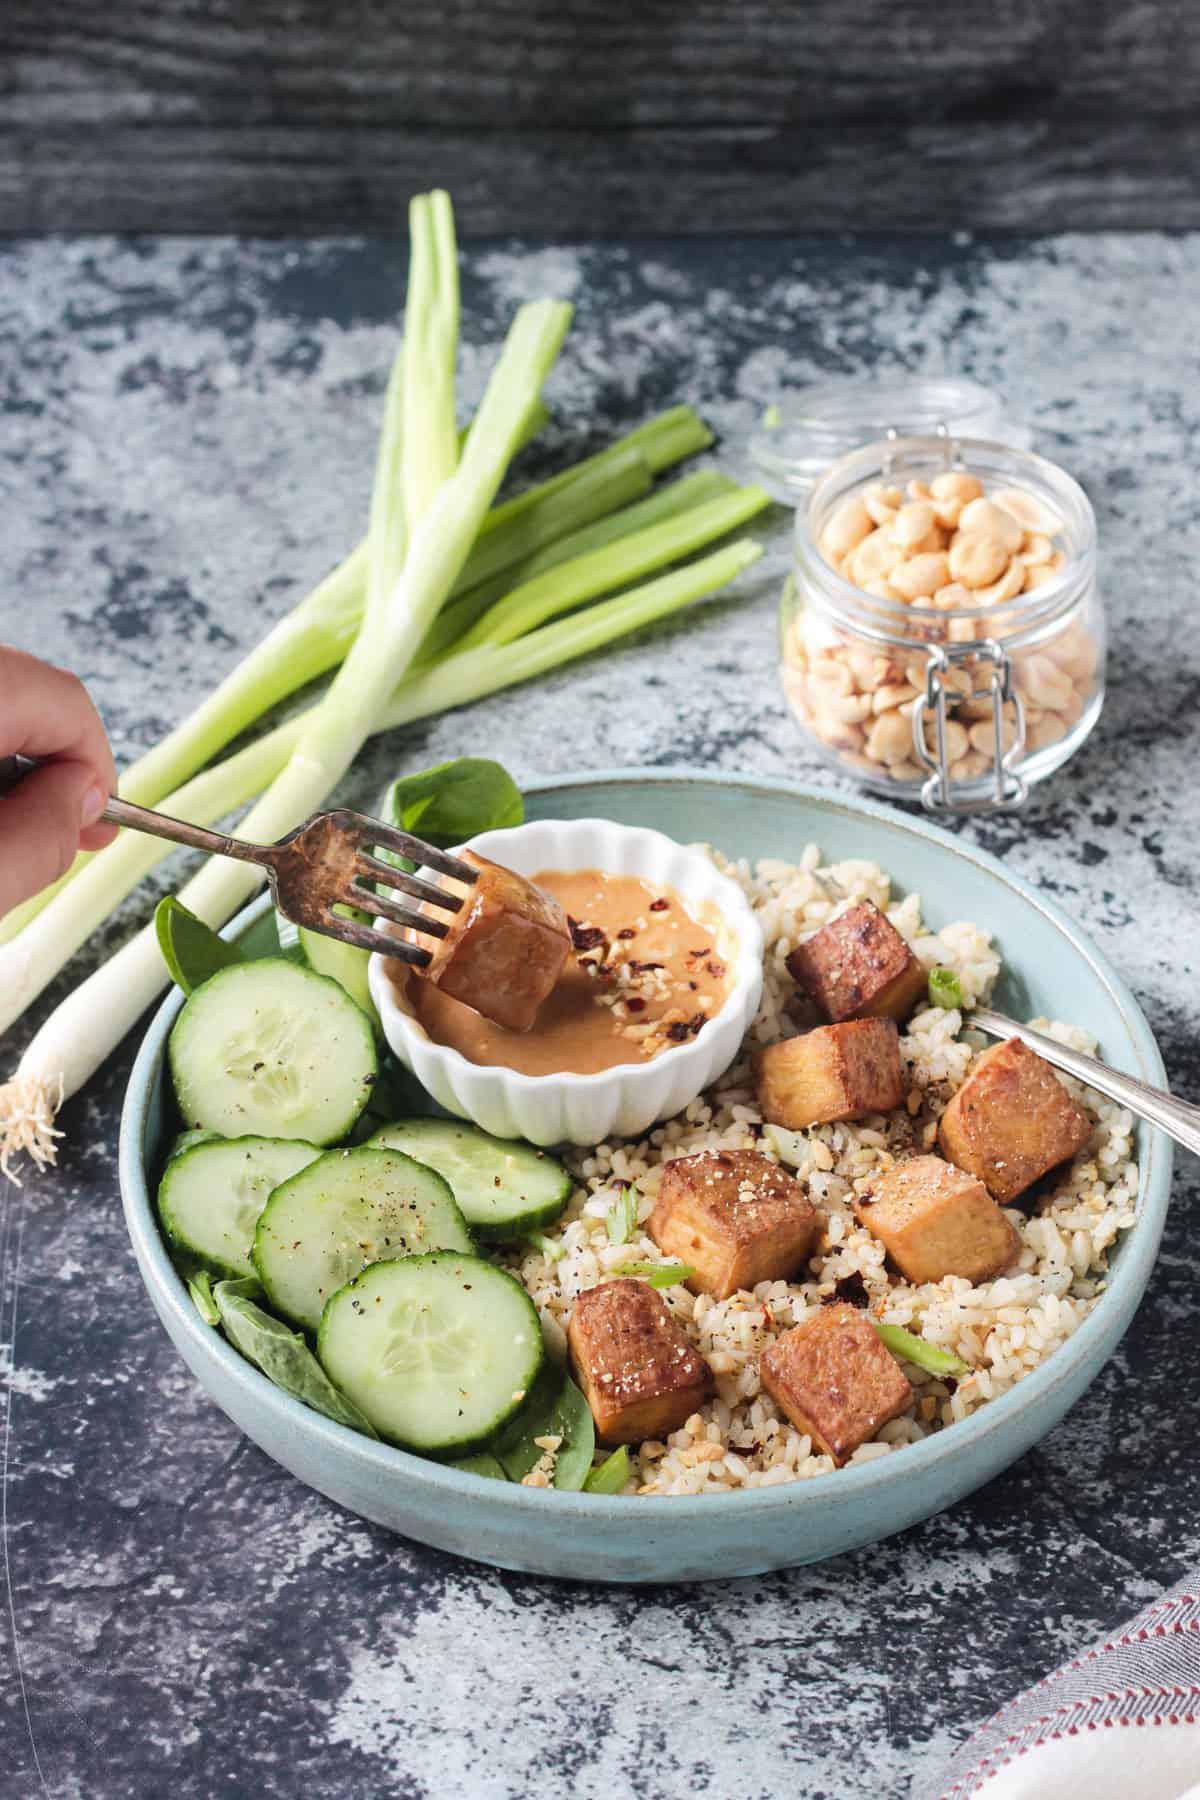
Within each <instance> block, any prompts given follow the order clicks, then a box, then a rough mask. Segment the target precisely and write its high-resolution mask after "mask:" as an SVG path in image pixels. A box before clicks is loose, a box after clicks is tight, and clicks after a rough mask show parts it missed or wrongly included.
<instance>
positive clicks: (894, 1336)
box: [871, 1319, 971, 1378]
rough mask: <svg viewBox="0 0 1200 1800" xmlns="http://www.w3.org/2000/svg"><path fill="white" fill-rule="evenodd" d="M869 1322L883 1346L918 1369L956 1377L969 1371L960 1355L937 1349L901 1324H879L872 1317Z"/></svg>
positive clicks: (932, 1373)
mask: <svg viewBox="0 0 1200 1800" xmlns="http://www.w3.org/2000/svg"><path fill="white" fill-rule="evenodd" d="M871 1322H872V1324H873V1325H874V1326H875V1329H876V1331H877V1332H878V1333H879V1336H880V1339H881V1341H882V1342H883V1344H884V1346H885V1348H887V1349H888V1350H890V1351H891V1353H892V1355H893V1356H898V1357H900V1358H901V1360H902V1361H904V1362H910V1363H915V1364H916V1366H917V1368H918V1369H928V1370H929V1373H930V1374H931V1375H953V1376H955V1378H957V1377H959V1376H962V1375H969V1374H970V1373H971V1365H970V1363H965V1362H964V1361H963V1359H962V1357H961V1356H955V1355H953V1354H952V1352H951V1351H949V1350H939V1349H938V1347H937V1345H936V1344H931V1343H930V1342H929V1341H928V1339H927V1338H923V1337H918V1336H917V1335H916V1333H915V1332H913V1331H905V1329H904V1327H903V1325H881V1324H879V1322H878V1320H874V1319H873V1320H872V1321H871Z"/></svg>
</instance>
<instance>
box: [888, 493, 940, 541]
mask: <svg viewBox="0 0 1200 1800" xmlns="http://www.w3.org/2000/svg"><path fill="white" fill-rule="evenodd" d="M933 528H934V518H933V508H932V506H930V504H929V502H928V501H927V500H910V501H909V502H908V504H907V505H906V506H902V507H901V508H900V511H899V512H898V513H897V514H896V517H895V518H894V519H893V520H892V525H891V531H892V536H893V537H894V538H895V540H896V542H897V543H898V544H900V545H902V547H903V548H904V549H905V550H915V549H916V547H917V545H918V544H920V543H923V542H924V540H925V539H926V538H927V537H928V536H929V534H930V532H931V531H932V530H933Z"/></svg>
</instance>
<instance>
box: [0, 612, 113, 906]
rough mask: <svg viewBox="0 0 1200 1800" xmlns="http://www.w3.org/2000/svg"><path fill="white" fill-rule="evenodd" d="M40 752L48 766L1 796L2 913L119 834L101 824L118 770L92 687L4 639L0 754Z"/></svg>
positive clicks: (0, 674)
mask: <svg viewBox="0 0 1200 1800" xmlns="http://www.w3.org/2000/svg"><path fill="white" fill-rule="evenodd" d="M14 754H20V755H23V756H35V757H37V758H38V759H39V761H44V762H45V763H46V765H47V766H46V767H45V768H43V769H36V770H35V771H34V773H33V774H32V775H27V776H26V777H25V779H24V781H22V782H21V783H20V785H19V786H18V787H16V788H14V789H13V790H12V792H11V793H9V794H5V795H3V796H0V918H2V917H3V916H4V914H5V913H6V912H8V911H9V909H10V908H11V907H14V906H16V905H17V904H18V902H20V901H22V900H28V899H29V898H30V896H31V895H33V894H36V893H39V892H40V891H41V889H42V888H44V887H49V885H50V883H51V882H52V881H57V880H58V878H59V876H60V875H65V874H66V872H67V870H68V869H69V868H70V866H71V862H72V860H73V858H74V856H75V852H76V851H77V850H100V849H103V847H104V845H105V844H108V843H111V841H112V839H113V838H114V837H115V836H116V827H115V826H113V825H98V824H97V823H96V821H97V820H98V819H99V817H100V814H101V813H102V812H103V810H104V806H105V803H106V801H107V800H108V797H109V795H110V794H114V793H115V792H116V789H117V770H116V765H115V764H114V762H113V755H112V751H111V750H110V749H109V745H108V738H107V737H106V735H105V731H104V727H103V725H102V724H101V723H100V715H99V713H98V712H97V711H96V709H95V707H94V706H93V705H92V702H91V700H90V699H89V698H88V694H87V689H86V688H85V687H84V685H83V683H82V682H81V681H79V680H78V679H77V677H76V676H74V675H71V674H68V672H67V671H66V670H65V669H56V668H53V667H52V666H51V665H50V664H49V663H44V662H39V660H38V659H37V657H36V656H27V655H26V654H25V652H24V651H22V650H12V649H9V648H7V647H6V646H5V645H2V644H0V757H2V756H12V755H14Z"/></svg>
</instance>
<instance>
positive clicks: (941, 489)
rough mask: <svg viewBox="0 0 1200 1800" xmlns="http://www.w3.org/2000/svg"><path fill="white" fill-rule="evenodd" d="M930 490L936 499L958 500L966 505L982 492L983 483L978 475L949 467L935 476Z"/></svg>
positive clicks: (960, 503) (962, 504) (961, 504)
mask: <svg viewBox="0 0 1200 1800" xmlns="http://www.w3.org/2000/svg"><path fill="white" fill-rule="evenodd" d="M929 492H930V493H931V494H932V495H933V498H934V499H935V500H957V501H958V503H959V505H960V506H966V505H968V504H969V502H970V501H972V500H977V499H978V498H979V496H980V494H982V492H983V483H982V481H980V479H979V477H978V476H977V475H968V473H967V471H966V470H965V469H947V470H946V471H945V472H944V474H941V475H935V476H934V478H933V480H932V481H931V482H930V484H929Z"/></svg>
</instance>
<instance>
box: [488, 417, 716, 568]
mask: <svg viewBox="0 0 1200 1800" xmlns="http://www.w3.org/2000/svg"><path fill="white" fill-rule="evenodd" d="M712 443H713V434H712V432H711V431H710V430H709V429H708V426H707V425H706V424H705V423H704V420H703V419H702V418H700V416H699V414H698V413H695V412H693V410H692V408H691V407H690V406H672V407H669V408H668V409H667V411H666V412H662V413H658V414H656V415H655V417H654V418H653V419H647V420H646V422H645V424H644V425H639V426H637V427H636V429H635V430H633V431H630V432H627V433H626V435H625V436H624V437H623V438H621V440H620V441H619V442H618V443H616V444H610V445H609V446H608V448H607V450H600V451H597V453H596V455H595V456H589V457H587V458H586V460H585V461H583V462H579V463H576V464H575V465H574V467H573V468H570V469H563V470H562V471H561V473H559V474H558V475H551V476H550V478H549V480H547V481H541V482H539V483H538V484H537V486H536V487H531V488H526V489H525V491H524V493H521V494H514V496H513V498H512V499H511V500H506V501H504V503H503V504H502V505H500V506H495V507H493V508H492V510H491V512H490V513H489V514H488V517H487V520H486V522H485V524H484V526H483V533H482V535H483V536H484V537H487V536H488V535H489V534H490V533H491V532H493V531H498V530H499V529H500V527H501V526H503V525H505V524H507V523H508V521H509V520H510V519H515V518H516V517H517V516H518V514H520V513H522V512H524V511H525V509H526V507H529V506H534V505H536V504H537V502H538V501H540V500H542V499H544V498H545V496H546V495H547V494H552V493H553V492H554V491H555V489H557V488H561V487H565V486H566V485H567V483H568V482H571V481H578V480H579V478H580V476H581V475H584V474H586V473H587V472H588V471H589V470H592V469H595V468H596V467H597V466H598V465H603V464H604V463H608V462H611V461H612V460H613V458H614V457H616V456H619V455H620V453H621V452H622V451H623V450H627V449H629V448H630V447H632V448H633V449H635V450H639V451H640V452H641V454H642V456H643V457H644V458H645V460H646V462H647V463H648V464H649V466H650V470H651V473H652V474H655V475H658V474H661V472H662V471H663V470H664V469H669V468H670V467H671V465H672V463H677V462H682V461H683V460H684V458H685V457H687V456H695V455H696V454H697V452H698V451H701V450H708V449H711V447H712Z"/></svg>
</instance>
